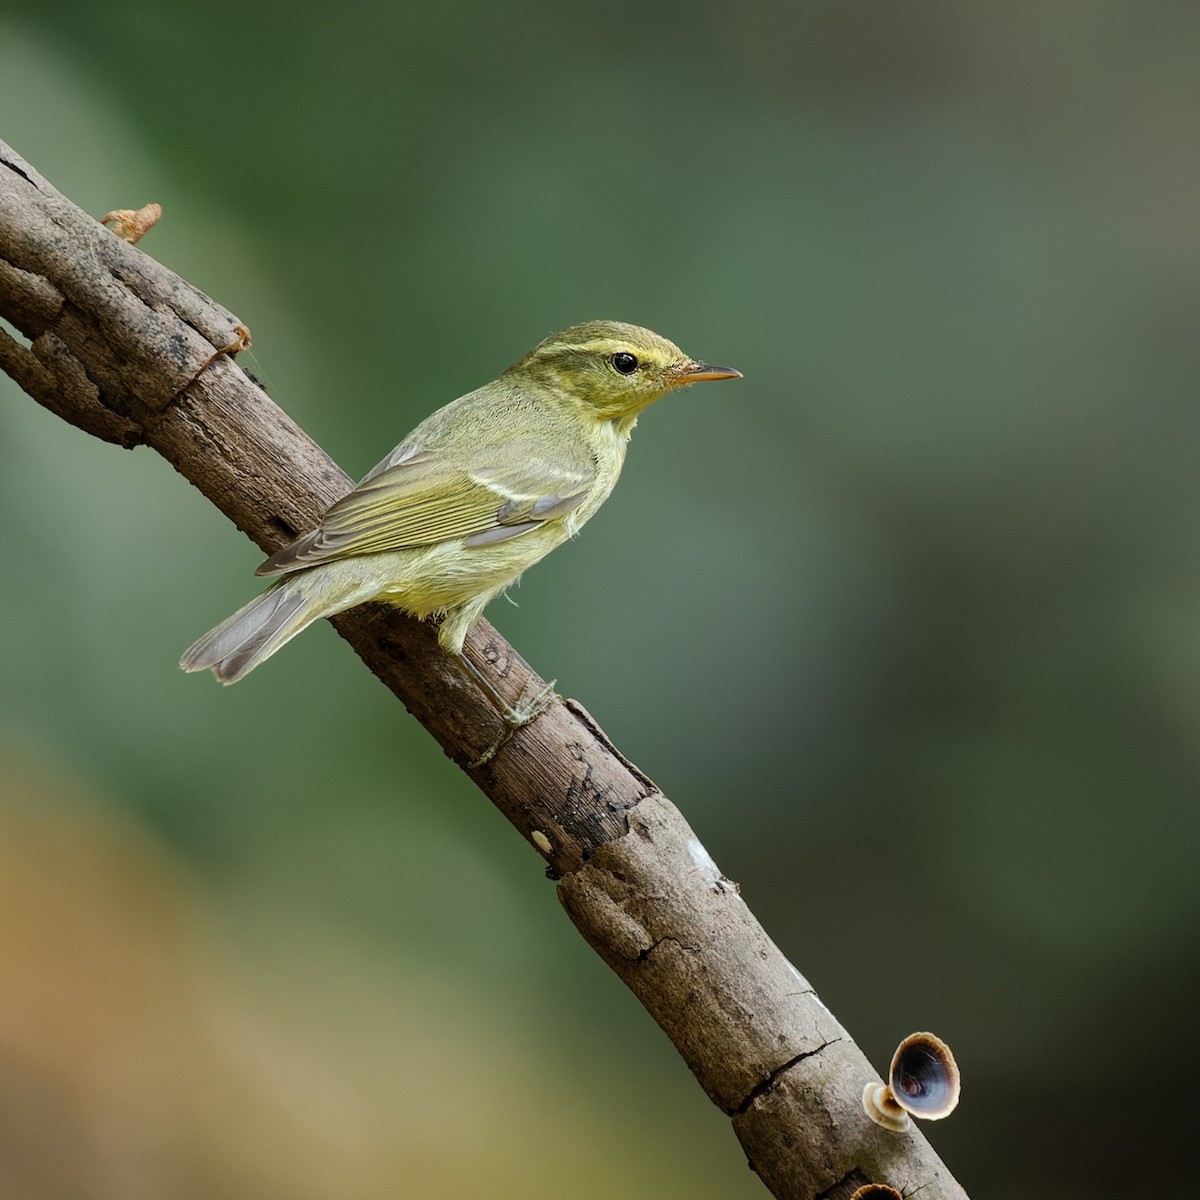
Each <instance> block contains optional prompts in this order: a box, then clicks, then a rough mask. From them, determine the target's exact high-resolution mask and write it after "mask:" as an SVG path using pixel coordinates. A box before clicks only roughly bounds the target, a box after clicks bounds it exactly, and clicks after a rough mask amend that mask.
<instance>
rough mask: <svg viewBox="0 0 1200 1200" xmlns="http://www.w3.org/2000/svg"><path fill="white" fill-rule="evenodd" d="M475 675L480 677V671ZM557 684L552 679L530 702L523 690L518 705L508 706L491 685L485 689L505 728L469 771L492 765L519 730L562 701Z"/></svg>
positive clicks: (468, 766) (469, 765) (468, 767)
mask: <svg viewBox="0 0 1200 1200" xmlns="http://www.w3.org/2000/svg"><path fill="white" fill-rule="evenodd" d="M474 669H475V668H474V664H472V670H474ZM475 674H476V675H477V676H478V674H479V673H478V671H476V672H475ZM556 682H557V681H556V680H553V679H552V680H551V681H550V682H549V683H548V684H546V686H545V687H543V688H542V689H541V690H540V691H539V692H538V693H537V694H536V695H535V696H531V697H530V698H529V699H528V700H526V699H525V689H524V688H522V690H521V694H520V695H519V696H518V697H517V702H516V704H506V703H505V702H504V701H503V700H501V699H500V697H499V696H498V695H496V693H495V691H494V690H493V689H492V688H491V686H490V684H489V685H488V686H487V687H485V688H484V691H485V692H486V694H487V695H488V697H489V698H490V699H491V700H492V702H493V703H494V704H495V705H496V711H497V712H498V713H499V714H500V719H501V721H503V722H504V728H503V729H501V730H500V732H499V734H497V735H496V737H495V738H494V739H493V741H492V744H491V745H490V746H488V748H487V749H486V750H485V751H484V752H483V753H482V754H481V755H480V756H479V757H478V758H477V759H476V760H475V761H474V762H472V763H469V764H468V765H467V770H469V771H474V770H475V769H476V768H477V767H482V766H485V765H486V764H487V763H490V762H491V761H492V759H493V758H495V757H496V754H497V753H498V752H499V750H500V748H501V747H502V746H504V745H505V743H506V742H508V740H509V739H510V738H511V737H512V735H513V734H514V733H516V732H517V730H518V729H523V728H524V727H525V726H526V725H532V724H533V722H534V721H536V720H537V719H538V717H540V716H541V715H542V713H544V712H545V711H546V710H547V709H549V708H551V707H553V705H554V702H555V701H556V700H558V699H560V697H559V694H558V693H557V692H556V691H555V690H554V685H555V683H556Z"/></svg>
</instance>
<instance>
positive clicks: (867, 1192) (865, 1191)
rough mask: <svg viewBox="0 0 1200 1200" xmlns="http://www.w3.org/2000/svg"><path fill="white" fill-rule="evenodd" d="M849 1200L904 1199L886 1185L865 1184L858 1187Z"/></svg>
mask: <svg viewBox="0 0 1200 1200" xmlns="http://www.w3.org/2000/svg"><path fill="white" fill-rule="evenodd" d="M850 1200H904V1197H903V1196H902V1195H901V1194H900V1193H899V1192H898V1191H896V1189H895V1188H894V1187H889V1186H888V1185H887V1184H886V1183H867V1184H864V1185H863V1186H862V1187H860V1188H859V1189H858V1191H856V1192H855V1193H854V1195H853V1196H851V1197H850Z"/></svg>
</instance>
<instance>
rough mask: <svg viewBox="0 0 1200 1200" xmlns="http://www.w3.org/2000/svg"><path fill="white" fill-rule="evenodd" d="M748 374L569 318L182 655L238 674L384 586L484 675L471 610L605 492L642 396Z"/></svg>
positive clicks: (275, 563) (365, 484)
mask: <svg viewBox="0 0 1200 1200" xmlns="http://www.w3.org/2000/svg"><path fill="white" fill-rule="evenodd" d="M739 374H740V372H738V371H734V370H731V369H729V368H728V367H711V366H708V365H706V364H705V363H701V362H696V361H694V360H693V359H691V358H688V356H687V355H686V354H684V353H683V351H682V350H680V349H679V347H678V346H675V345H673V344H672V343H671V342H669V341H667V339H666V338H663V337H659V336H658V334H656V333H651V332H650V330H648V329H641V328H639V327H638V326H636V325H625V324H622V323H621V322H618V321H589V322H587V323H585V324H582V325H572V326H571V327H570V328H569V329H564V330H563V331H562V332H561V333H557V334H555V335H554V336H553V337H549V338H547V339H546V340H545V341H544V342H542V343H541V344H540V345H538V346H536V347H535V348H534V349H533V350H531V351H530V352H529V353H528V354H527V355H526V356H525V357H524V358H523V359H521V361H520V362H518V363H516V364H515V365H513V366H511V367H509V368H508V370H507V371H505V372H504V374H503V375H501V376H500V378H499V379H496V380H494V381H493V382H492V383H488V384H485V385H484V386H483V387H481V388H480V389H479V390H478V391H474V392H470V393H468V394H467V395H465V396H460V397H459V398H458V399H457V400H455V401H453V402H451V403H450V404H447V405H446V407H445V408H442V409H439V410H438V411H437V412H435V413H434V414H433V415H432V416H431V417H428V418H427V419H426V420H424V421H422V422H421V424H420V425H418V426H417V427H416V429H414V430H413V431H412V433H410V434H409V435H408V437H407V438H405V439H404V441H402V442H401V443H400V445H399V446H397V447H396V448H395V450H393V451H392V452H391V454H389V455H388V456H387V458H385V459H384V460H383V462H381V463H380V464H379V465H378V466H377V467H376V468H375V469H374V470H373V471H371V472H370V473H369V474H368V475H367V476H366V478H364V479H363V481H362V482H361V483H360V484H359V485H358V486H357V487H356V488H355V489H354V490H353V491H352V492H350V493H349V494H348V495H346V496H343V497H342V499H341V500H339V501H338V502H337V503H336V504H334V505H333V507H332V508H330V509H329V511H328V512H327V513H326V514H325V516H324V517H323V518H322V519H321V523H320V525H318V526H317V528H316V529H314V530H312V531H311V532H310V533H306V534H304V536H303V537H300V538H298V539H297V540H296V541H294V542H292V543H291V545H289V546H285V547H284V548H283V549H282V550H280V551H279V552H278V553H277V554H273V555H272V556H271V557H270V558H268V559H267V561H266V562H265V563H263V564H262V566H261V567H259V568H258V571H257V574H259V575H278V576H280V578H279V579H278V580H277V581H276V582H275V583H274V584H273V585H272V586H271V587H270V588H268V590H267V591H266V592H264V593H263V594H262V595H261V596H259V597H258V598H257V599H256V600H252V601H251V602H250V603H249V604H248V605H246V607H245V608H243V609H240V610H239V611H238V612H236V613H234V614H233V616H232V617H230V618H229V619H228V620H227V621H223V622H222V623H221V624H220V625H218V626H217V627H216V628H215V629H213V630H212V631H211V632H209V633H206V634H205V635H204V636H203V637H202V638H201V639H200V640H199V641H198V642H196V644H195V645H194V646H192V647H191V648H190V649H189V650H188V651H187V652H186V653H185V654H184V656H183V658H182V659H181V661H180V664H179V665H180V666H181V667H182V668H183V669H184V670H185V671H202V670H204V669H205V668H209V669H211V670H212V673H213V674H214V675H215V676H216V677H217V678H218V679H219V680H220V681H221V682H222V683H235V682H236V681H237V680H239V679H241V678H242V676H243V675H245V674H246V673H247V672H249V671H252V670H253V669H254V668H255V667H257V666H258V664H259V663H261V662H262V661H263V660H264V659H266V658H269V657H270V656H271V655H272V654H274V653H275V651H276V650H278V649H279V648H280V647H281V646H282V645H283V644H284V643H285V642H287V641H289V640H290V639H291V638H293V637H295V636H296V634H298V633H299V632H300V631H301V630H302V629H304V628H305V627H306V626H308V625H310V624H311V623H312V622H313V621H315V620H316V619H317V618H318V617H330V616H333V615H334V614H335V613H339V612H342V611H343V610H344V609H347V608H352V607H353V606H354V605H356V604H362V603H363V602H364V601H367V600H383V601H387V602H389V603H391V604H395V605H397V606H399V607H400V608H402V609H403V610H404V611H405V612H408V613H411V614H412V615H413V616H414V617H418V618H421V619H424V618H426V617H432V616H439V617H441V626H440V628H439V630H438V641H439V642H440V643H441V645H442V646H443V647H444V648H445V649H446V650H448V651H450V652H451V653H452V654H455V655H458V656H459V658H460V659H461V660H462V661H463V662H464V663H466V664H467V666H468V667H470V668H471V670H472V673H473V674H475V675H476V676H477V677H479V676H478V672H477V671H475V669H474V668H473V666H472V665H471V664H470V663H469V662H468V660H467V659H466V658H465V657H463V653H462V650H463V640H464V639H465V638H466V636H467V631H468V630H469V629H470V627H471V624H472V623H473V622H474V620H475V619H476V617H478V616H479V614H480V613H481V612H483V609H484V606H485V605H486V604H487V603H488V601H489V600H491V599H493V598H494V597H495V596H497V595H498V594H499V593H500V592H502V591H504V589H505V588H507V587H509V586H510V585H511V584H513V583H515V582H516V580H517V579H518V577H519V576H520V575H521V573H522V572H523V571H524V570H525V569H526V568H527V567H531V566H532V565H533V564H534V563H535V562H537V561H538V559H540V558H542V557H543V556H544V555H546V554H549V552H550V551H551V550H553V549H554V547H555V546H558V545H559V544H561V543H562V542H565V541H566V540H567V538H568V537H570V536H572V535H573V534H575V533H576V532H577V531H578V530H579V528H580V527H581V526H582V525H583V523H584V522H585V521H586V520H587V519H588V518H589V517H590V516H592V514H593V513H594V512H595V511H596V510H597V509H598V508H599V507H600V505H601V504H603V503H604V501H605V499H606V498H607V497H608V494H609V492H611V491H612V489H613V486H614V485H615V484H616V482H617V478H618V476H619V475H620V474H621V465H622V464H623V463H624V461H625V446H626V443H627V442H628V440H629V435H630V434H631V433H632V432H633V427H634V425H636V424H637V419H638V415H639V414H640V413H641V411H642V409H644V408H645V407H646V406H647V405H648V404H650V403H652V402H653V401H654V400H657V399H658V398H659V396H662V395H664V394H665V393H666V392H669V391H672V390H673V389H675V388H678V387H683V386H685V385H686V384H689V383H699V382H700V381H702V380H708V379H733V378H735V377H737V376H738V375H739ZM486 690H487V691H488V693H489V695H490V694H491V689H490V687H489V688H487V689H486Z"/></svg>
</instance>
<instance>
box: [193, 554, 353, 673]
mask: <svg viewBox="0 0 1200 1200" xmlns="http://www.w3.org/2000/svg"><path fill="white" fill-rule="evenodd" d="M306 593H308V594H306ZM341 607H349V606H348V605H336V604H334V605H331V604H330V603H329V597H328V596H323V595H321V592H320V589H317V590H316V591H315V593H314V591H313V589H310V588H306V587H303V586H301V580H300V579H299V578H297V579H285V580H282V581H281V582H279V583H277V584H276V585H275V586H274V587H272V588H268V589H267V590H266V591H265V592H263V594H262V595H261V596H259V597H257V598H256V599H254V600H251V601H250V603H249V604H247V605H246V607H245V608H239V609H238V611H237V612H235V613H234V614H233V616H232V617H229V618H228V619H227V620H224V621H222V622H221V624H220V625H218V626H217V627H216V628H215V629H210V630H209V631H208V633H206V634H205V635H204V636H203V637H202V638H201V639H200V640H199V641H198V642H196V643H195V644H194V645H192V646H189V647H188V649H187V650H186V651H184V655H183V657H182V658H181V659H180V660H179V665H180V666H181V667H182V668H183V669H184V670H185V671H203V670H206V669H208V670H211V671H212V673H213V674H214V675H215V676H216V677H217V679H219V680H220V681H221V682H222V683H236V682H237V681H238V680H239V679H241V677H242V676H243V675H246V674H248V673H249V672H250V671H253V670H254V668H255V667H257V666H258V664H259V663H261V662H263V661H264V660H265V659H267V658H270V657H271V655H272V654H274V653H275V651H276V650H278V649H279V648H280V646H282V645H283V644H284V643H285V642H289V641H291V639H292V638H294V637H295V636H296V634H298V633H299V632H300V631H301V630H302V629H305V628H307V627H308V626H309V625H311V624H312V623H313V621H315V620H317V618H318V617H323V616H326V615H328V614H330V613H332V612H337V611H339V609H340V608H341Z"/></svg>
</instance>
